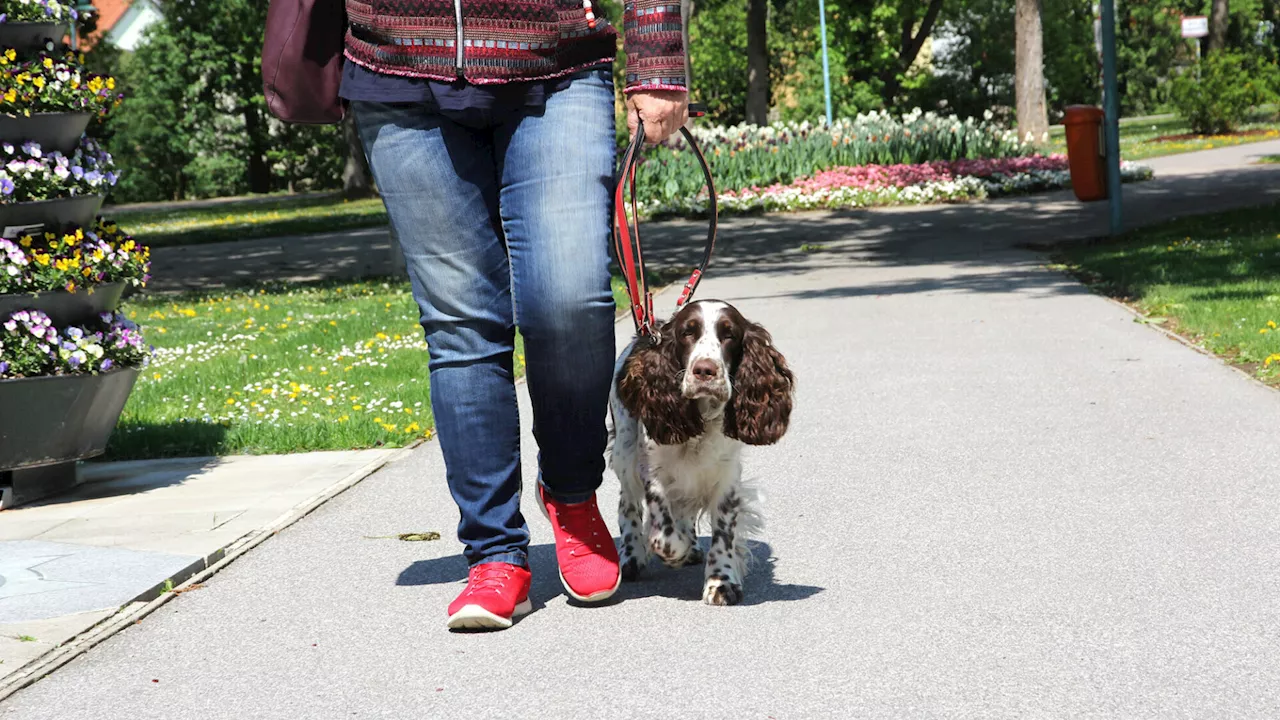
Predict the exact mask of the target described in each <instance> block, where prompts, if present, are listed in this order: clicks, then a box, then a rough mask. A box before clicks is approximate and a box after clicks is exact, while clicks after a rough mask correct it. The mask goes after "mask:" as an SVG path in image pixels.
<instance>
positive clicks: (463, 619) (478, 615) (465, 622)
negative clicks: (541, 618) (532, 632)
mask: <svg viewBox="0 0 1280 720" xmlns="http://www.w3.org/2000/svg"><path fill="white" fill-rule="evenodd" d="M532 611H533V603H532V602H530V601H529V600H528V599H525V601H524V602H522V603H520V604H519V605H516V609H515V610H514V611H513V612H512V613H511V617H509V618H504V617H502V616H501V615H494V614H493V613H491V612H489V611H488V610H485V609H484V608H482V607H480V606H479V605H463V606H462V608H461V609H460V610H458V612H456V613H454V614H452V615H450V616H449V629H450V630H506V629H507V628H509V627H511V622H512V620H514V619H515V618H518V617H520V616H521V615H527V614H529V613H530V612H532Z"/></svg>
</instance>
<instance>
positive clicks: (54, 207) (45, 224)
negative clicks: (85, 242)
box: [0, 195, 104, 237]
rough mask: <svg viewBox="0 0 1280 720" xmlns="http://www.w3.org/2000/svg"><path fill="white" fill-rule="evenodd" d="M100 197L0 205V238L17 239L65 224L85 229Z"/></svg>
mask: <svg viewBox="0 0 1280 720" xmlns="http://www.w3.org/2000/svg"><path fill="white" fill-rule="evenodd" d="M103 200H104V196H102V195H84V196H81V197H69V198H58V199H56V200H38V201H35V202H21V203H13V204H11V205H0V237H17V236H18V235H25V234H27V233H38V232H42V231H44V230H46V229H48V230H52V229H54V228H62V227H64V226H67V225H72V226H75V227H89V226H90V225H92V224H93V219H94V218H95V217H97V215H98V210H99V209H100V208H101V207H102V201H103Z"/></svg>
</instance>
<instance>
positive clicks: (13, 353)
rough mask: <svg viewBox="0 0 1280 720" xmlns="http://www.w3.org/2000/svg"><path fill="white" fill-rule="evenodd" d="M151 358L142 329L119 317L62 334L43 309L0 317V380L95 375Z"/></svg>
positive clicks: (108, 317) (108, 316)
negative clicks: (41, 310)
mask: <svg viewBox="0 0 1280 720" xmlns="http://www.w3.org/2000/svg"><path fill="white" fill-rule="evenodd" d="M150 354H151V348H150V347H148V346H147V344H146V343H145V342H143V339H142V333H141V332H139V330H138V326H137V325H134V324H133V323H132V322H131V321H130V320H128V319H127V318H125V317H124V316H123V315H120V314H117V313H103V314H102V315H100V316H98V318H97V319H96V321H95V322H92V323H89V324H88V325H84V326H80V325H75V326H71V327H66V328H63V329H61V330H59V329H58V328H56V327H54V325H53V321H52V320H50V319H49V316H48V315H45V314H44V313H42V312H40V311H38V310H19V311H17V312H14V313H10V314H9V315H8V316H6V317H4V318H0V380H2V379H11V378H24V377H41V376H46V375H86V374H89V375H96V374H98V373H102V372H108V371H110V370H113V369H116V368H123V367H141V366H143V365H145V364H146V362H147V358H148V357H149V355H150Z"/></svg>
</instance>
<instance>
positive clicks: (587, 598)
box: [556, 568, 622, 603]
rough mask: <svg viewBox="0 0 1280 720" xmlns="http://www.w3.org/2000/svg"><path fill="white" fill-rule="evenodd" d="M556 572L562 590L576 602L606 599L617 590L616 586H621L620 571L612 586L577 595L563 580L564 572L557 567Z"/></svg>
mask: <svg viewBox="0 0 1280 720" xmlns="http://www.w3.org/2000/svg"><path fill="white" fill-rule="evenodd" d="M556 572H557V573H558V574H559V575H560V584H561V585H563V586H564V591H565V592H567V593H569V597H571V598H573V599H574V600H577V601H578V602H585V603H593V602H600V601H601V600H608V599H609V598H611V597H613V594H614V593H616V592H618V588H619V587H621V586H622V573H621V572H619V573H618V581H617V582H615V583H614V584H613V587H611V588H609V589H608V590H601V591H600V592H597V593H592V594H590V595H579V594H578V593H576V592H574V591H573V588H571V587H569V583H567V582H565V581H564V573H562V572H560V571H559V569H558V568H557V570H556Z"/></svg>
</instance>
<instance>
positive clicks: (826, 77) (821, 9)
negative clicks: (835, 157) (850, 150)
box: [818, 0, 831, 125]
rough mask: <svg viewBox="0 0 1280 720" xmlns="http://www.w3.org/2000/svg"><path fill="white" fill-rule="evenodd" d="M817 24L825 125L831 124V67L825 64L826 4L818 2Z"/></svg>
mask: <svg viewBox="0 0 1280 720" xmlns="http://www.w3.org/2000/svg"><path fill="white" fill-rule="evenodd" d="M818 22H819V23H821V25H822V94H823V96H824V97H825V98H826V100H827V125H830V124H831V66H830V65H829V64H828V63H827V4H826V2H824V0H818Z"/></svg>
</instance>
